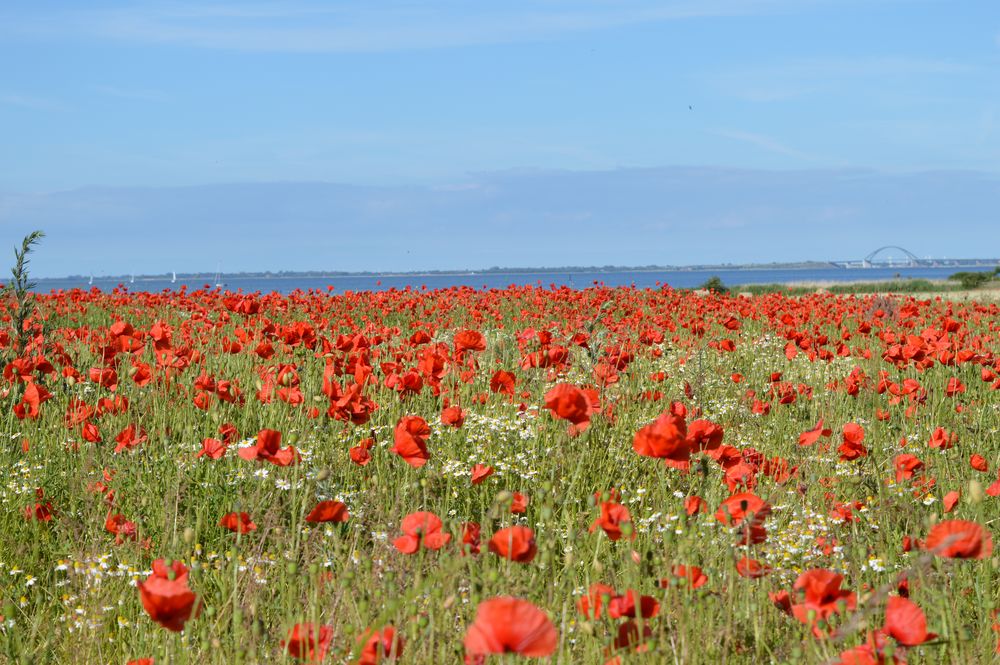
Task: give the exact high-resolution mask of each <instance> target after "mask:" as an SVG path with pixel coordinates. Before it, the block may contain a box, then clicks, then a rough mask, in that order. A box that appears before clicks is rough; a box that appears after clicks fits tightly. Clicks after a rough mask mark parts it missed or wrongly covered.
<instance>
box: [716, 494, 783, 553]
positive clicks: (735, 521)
mask: <svg viewBox="0 0 1000 665" xmlns="http://www.w3.org/2000/svg"><path fill="white" fill-rule="evenodd" d="M770 514H771V505H770V504H769V503H767V502H766V501H764V500H763V499H761V498H760V497H759V496H756V495H755V494H751V493H749V492H740V493H738V494H733V495H732V496H730V497H729V498H728V499H726V500H725V501H723V502H722V503H721V504H720V505H719V509H718V510H717V511H715V519H717V520H719V521H720V522H722V523H723V524H725V525H726V526H732V527H735V528H737V529H739V530H740V533H741V534H742V543H741V544H744V545H751V544H757V543H762V542H764V540H765V539H766V538H767V532H766V531H765V529H764V527H763V523H764V520H765V519H767V517H768V516H769V515H770Z"/></svg>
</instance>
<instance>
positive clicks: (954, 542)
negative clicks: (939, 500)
mask: <svg viewBox="0 0 1000 665" xmlns="http://www.w3.org/2000/svg"><path fill="white" fill-rule="evenodd" d="M924 549H926V550H927V551H928V552H932V553H934V554H936V555H938V556H943V557H949V558H955V559H985V558H986V557H988V556H990V555H991V554H993V537H992V536H991V535H990V533H989V531H987V530H986V529H984V528H983V527H982V526H981V525H980V524H978V523H976V522H966V521H964V520H945V521H944V522H938V523H937V524H935V525H934V526H933V527H932V528H931V532H930V533H929V534H927V539H926V540H925V541H924Z"/></svg>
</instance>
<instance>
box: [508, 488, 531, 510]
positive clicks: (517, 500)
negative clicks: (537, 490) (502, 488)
mask: <svg viewBox="0 0 1000 665" xmlns="http://www.w3.org/2000/svg"><path fill="white" fill-rule="evenodd" d="M528 500H529V499H528V497H527V495H525V494H521V493H520V492H514V496H513V498H512V499H511V501H510V512H511V513H513V514H515V515H523V514H524V513H526V512H528Z"/></svg>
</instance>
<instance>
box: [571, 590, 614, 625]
mask: <svg viewBox="0 0 1000 665" xmlns="http://www.w3.org/2000/svg"><path fill="white" fill-rule="evenodd" d="M616 595H618V594H616V593H615V588H614V587H613V586H610V585H607V584H601V583H600V582H595V583H594V584H591V585H590V589H588V590H587V595H585V596H583V597H582V598H580V599H579V600H578V601H576V609H577V610H579V612H580V614H582V615H583V616H585V617H587V618H588V619H600V618H601V609H602V608H603V607H604V606H605V605H607V604H608V603H610V602H611V599H612V598H614V597H615V596H616Z"/></svg>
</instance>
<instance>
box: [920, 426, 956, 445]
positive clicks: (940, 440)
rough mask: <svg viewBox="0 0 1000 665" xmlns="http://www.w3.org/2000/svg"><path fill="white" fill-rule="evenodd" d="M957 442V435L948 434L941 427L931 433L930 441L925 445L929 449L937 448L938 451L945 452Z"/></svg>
mask: <svg viewBox="0 0 1000 665" xmlns="http://www.w3.org/2000/svg"><path fill="white" fill-rule="evenodd" d="M957 441H958V434H955V433H954V432H949V431H948V430H946V429H945V428H943V427H938V428H936V429H935V430H934V431H933V432H931V439H930V441H928V442H927V445H928V446H930V447H931V448H938V449H939V450H947V449H948V448H951V447H953V446H954V445H955V443H956V442H957Z"/></svg>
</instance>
